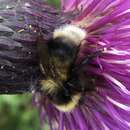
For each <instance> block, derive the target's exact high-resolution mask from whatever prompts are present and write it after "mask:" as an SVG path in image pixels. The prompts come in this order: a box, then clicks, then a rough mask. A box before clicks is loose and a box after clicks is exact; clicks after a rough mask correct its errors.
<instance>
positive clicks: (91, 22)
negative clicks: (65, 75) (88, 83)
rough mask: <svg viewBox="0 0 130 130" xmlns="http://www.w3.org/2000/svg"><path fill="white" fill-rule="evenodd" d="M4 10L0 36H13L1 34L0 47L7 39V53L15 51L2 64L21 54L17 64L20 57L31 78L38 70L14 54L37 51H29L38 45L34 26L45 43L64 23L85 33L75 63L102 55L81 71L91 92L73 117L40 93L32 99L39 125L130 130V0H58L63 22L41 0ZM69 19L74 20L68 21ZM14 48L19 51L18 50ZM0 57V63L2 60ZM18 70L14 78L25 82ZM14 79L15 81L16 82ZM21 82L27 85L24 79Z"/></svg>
mask: <svg viewBox="0 0 130 130" xmlns="http://www.w3.org/2000/svg"><path fill="white" fill-rule="evenodd" d="M8 1H9V0H8ZM17 3H18V2H17ZM6 4H7V3H6ZM3 6H4V4H3ZM9 7H10V8H9ZM12 7H13V8H12ZM16 7H17V8H16ZM42 7H43V8H42ZM7 8H8V9H7ZM7 8H6V10H3V9H2V11H1V12H0V14H1V18H2V19H3V18H4V19H5V20H6V22H4V23H2V24H1V25H2V26H1V25H0V29H1V30H4V31H3V32H11V33H8V34H10V36H8V35H7V33H6V34H3V35H4V37H2V38H1V39H2V41H3V42H2V43H6V42H5V41H6V38H8V41H9V42H8V44H6V46H8V50H11V49H12V50H13V51H12V53H11V54H13V55H9V54H8V53H7V54H8V57H7V54H6V53H2V54H4V56H5V57H6V60H8V59H17V58H16V57H15V55H16V54H20V55H18V59H20V58H21V57H22V58H21V59H22V61H26V63H25V65H24V66H23V68H28V67H27V66H28V65H29V68H30V70H31V74H32V75H33V74H34V73H35V71H33V69H34V70H36V68H37V67H36V66H37V64H34V65H32V64H33V63H36V62H31V63H32V64H31V65H30V63H29V62H28V61H30V58H31V61H33V60H32V59H33V58H34V57H30V56H29V55H27V56H28V57H26V58H27V60H26V58H25V57H24V56H23V53H20V52H19V51H18V50H19V49H21V47H24V48H25V50H24V51H25V52H27V50H28V48H31V49H30V51H31V52H32V50H35V49H34V48H32V44H33V43H34V42H35V40H36V38H35V37H34V36H37V32H35V31H36V29H37V26H38V27H39V28H40V29H41V30H42V32H43V33H44V34H45V35H44V37H45V39H48V33H50V32H51V31H53V30H54V28H55V27H56V26H59V25H61V24H65V23H68V21H70V24H74V25H76V26H79V27H81V28H83V29H84V30H86V34H87V35H86V38H85V40H84V42H83V44H82V45H81V48H80V51H79V55H78V57H77V62H80V61H81V60H82V59H84V58H85V57H86V56H87V55H89V54H92V53H94V52H96V51H99V50H101V51H102V54H101V55H100V56H97V57H96V58H95V59H93V60H92V61H91V62H90V63H89V65H84V66H83V67H82V68H80V69H81V71H83V72H84V76H83V79H84V80H85V79H87V77H88V76H89V77H91V78H92V80H93V81H94V82H95V89H94V90H93V91H92V92H86V93H85V94H84V96H83V103H82V104H78V106H77V107H76V108H75V109H74V110H73V111H71V112H61V111H59V110H57V109H56V108H55V107H54V105H53V104H52V103H51V102H49V101H48V100H47V97H46V96H44V95H43V94H42V93H34V103H35V105H36V106H37V107H38V109H39V110H40V116H41V121H42V122H44V121H46V120H47V121H48V123H49V125H50V129H51V130H57V129H59V130H123V129H124V130H129V129H130V118H129V116H130V1H129V0H62V1H61V10H62V13H61V14H62V15H63V17H61V16H59V15H55V16H54V17H50V15H48V12H47V11H49V14H57V12H54V10H53V9H52V8H51V7H48V6H47V5H45V3H44V4H42V2H41V1H40V0H39V1H38V0H33V1H32V0H23V1H22V0H21V1H20V2H19V4H18V5H16V3H15V2H13V3H11V4H10V6H8V7H7ZM9 9H10V10H11V12H10V13H9ZM72 13H73V14H74V15H73V17H71V15H68V14H72ZM19 16H20V17H19ZM52 16H53V15H52ZM64 16H65V17H68V16H69V17H71V20H65V19H64ZM69 17H68V18H69ZM16 18H19V19H16ZM22 18H23V19H22ZM46 18H47V21H46V20H45V19H46ZM45 21H46V22H45ZM49 21H51V22H49ZM59 22H60V23H59ZM24 25H28V26H24ZM3 27H4V28H3ZM7 27H8V28H7ZM26 27H27V28H26ZM28 27H29V28H28ZM10 29H11V30H10ZM49 35H50V34H49ZM16 41H17V42H18V43H17V44H14V46H15V48H11V45H12V42H13V43H15V42H16ZM0 44H1V43H0ZM27 44H28V45H27ZM17 47H18V48H19V49H16V48H17ZM33 47H34V46H33ZM15 51H16V52H17V53H16V54H15ZM35 53H36V51H35ZM35 53H33V54H35ZM31 56H32V55H31ZM35 56H36V54H35ZM0 57H2V56H1V54H0ZM34 59H36V58H34ZM13 61H14V60H13ZM19 61H20V63H18V61H15V62H14V65H15V67H16V68H17V67H19V65H20V64H22V63H21V62H22V61H21V60H19ZM6 63H7V62H6ZM8 63H9V64H7V66H9V65H10V66H13V65H12V64H11V61H10V62H8ZM32 68H33V69H32ZM14 69H15V68H14ZM22 70H23V69H21V68H19V69H18V72H19V73H20V74H22V75H23V78H24V77H28V73H26V72H22ZM25 70H26V69H25ZM6 71H7V70H6ZM18 72H17V73H18ZM32 72H33V73H32ZM17 73H16V74H17ZM19 73H18V74H19ZM38 74H39V73H38ZM16 79H17V81H19V78H16ZM11 80H12V79H11ZM20 80H21V79H20ZM24 80H27V79H26V78H24Z"/></svg>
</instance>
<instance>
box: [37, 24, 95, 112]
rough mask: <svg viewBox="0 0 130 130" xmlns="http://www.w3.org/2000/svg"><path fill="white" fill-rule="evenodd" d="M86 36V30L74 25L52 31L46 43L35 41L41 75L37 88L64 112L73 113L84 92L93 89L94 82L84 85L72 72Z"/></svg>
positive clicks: (75, 73) (40, 40) (76, 74)
mask: <svg viewBox="0 0 130 130" xmlns="http://www.w3.org/2000/svg"><path fill="white" fill-rule="evenodd" d="M86 35H87V34H86V31H85V30H83V29H81V28H79V27H77V26H75V25H63V26H61V27H59V28H57V29H55V30H54V32H53V36H52V38H51V39H49V40H48V41H47V43H43V40H42V38H39V40H38V44H37V45H38V52H39V58H40V68H41V72H42V73H43V74H44V78H43V79H42V80H41V81H39V84H40V89H41V90H42V92H43V94H44V95H46V96H47V97H48V100H49V101H50V102H51V103H52V104H53V105H54V106H55V107H56V108H57V109H58V110H60V111H63V112H70V111H72V110H73V109H74V108H75V107H76V106H77V105H78V104H79V102H80V100H81V99H82V96H83V92H84V91H89V90H91V88H92V86H94V84H93V82H89V81H88V82H87V81H86V80H85V81H86V83H84V81H83V80H84V79H83V78H82V77H83V76H79V75H78V73H77V70H75V69H74V68H75V65H74V63H75V60H76V58H77V54H78V51H79V46H80V44H81V42H82V41H83V40H84V39H85V37H86ZM90 57H92V58H93V56H90ZM90 57H89V58H90ZM73 70H75V71H73Z"/></svg>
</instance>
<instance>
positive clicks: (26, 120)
mask: <svg viewBox="0 0 130 130" xmlns="http://www.w3.org/2000/svg"><path fill="white" fill-rule="evenodd" d="M59 1H60V0H48V3H49V4H52V5H54V6H55V7H57V8H58V7H59V5H60V3H59ZM0 130H49V128H48V126H47V124H46V125H45V126H44V128H41V126H40V120H39V113H38V111H37V109H36V108H35V107H34V106H33V105H32V97H31V94H30V95H27V94H25V95H0Z"/></svg>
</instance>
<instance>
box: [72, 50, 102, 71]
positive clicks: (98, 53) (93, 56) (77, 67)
mask: <svg viewBox="0 0 130 130" xmlns="http://www.w3.org/2000/svg"><path fill="white" fill-rule="evenodd" d="M101 54H102V50H99V51H96V52H93V53H92V54H90V55H88V56H87V57H86V58H85V59H83V60H82V61H81V63H80V64H78V65H76V66H75V67H74V68H72V72H76V71H77V70H78V69H79V68H80V67H82V66H83V65H87V64H88V63H89V62H90V61H91V60H92V59H94V58H96V57H97V56H100V55H101Z"/></svg>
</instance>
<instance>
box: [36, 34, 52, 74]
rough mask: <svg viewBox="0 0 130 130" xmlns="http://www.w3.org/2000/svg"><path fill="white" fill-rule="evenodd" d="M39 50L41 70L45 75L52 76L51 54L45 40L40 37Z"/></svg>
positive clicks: (38, 40)
mask: <svg viewBox="0 0 130 130" xmlns="http://www.w3.org/2000/svg"><path fill="white" fill-rule="evenodd" d="M37 49H38V53H39V58H40V68H41V71H42V73H43V74H44V75H48V76H49V75H51V71H50V63H49V53H48V46H47V44H46V43H45V40H44V39H43V37H42V36H41V35H40V36H39V37H38V39H37Z"/></svg>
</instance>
